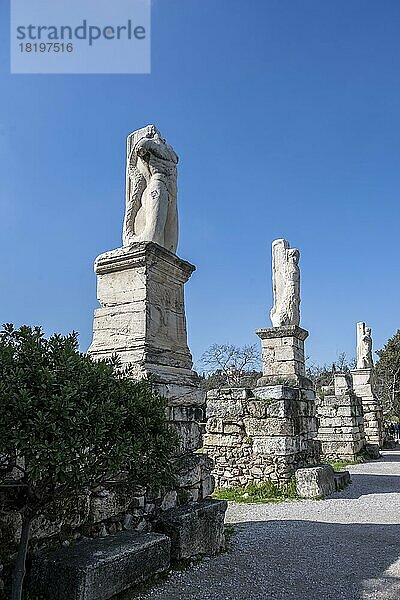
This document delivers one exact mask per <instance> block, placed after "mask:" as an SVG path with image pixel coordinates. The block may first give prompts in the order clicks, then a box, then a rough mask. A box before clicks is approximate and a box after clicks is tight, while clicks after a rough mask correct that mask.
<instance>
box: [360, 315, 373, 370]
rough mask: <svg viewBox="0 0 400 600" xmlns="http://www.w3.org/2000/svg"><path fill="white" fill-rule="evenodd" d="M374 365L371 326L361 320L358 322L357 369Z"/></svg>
mask: <svg viewBox="0 0 400 600" xmlns="http://www.w3.org/2000/svg"><path fill="white" fill-rule="evenodd" d="M373 367H374V360H373V358H372V336H371V328H370V327H366V325H365V323H362V322H360V323H357V369H372V368H373Z"/></svg>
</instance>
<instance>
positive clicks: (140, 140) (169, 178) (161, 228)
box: [123, 125, 179, 253]
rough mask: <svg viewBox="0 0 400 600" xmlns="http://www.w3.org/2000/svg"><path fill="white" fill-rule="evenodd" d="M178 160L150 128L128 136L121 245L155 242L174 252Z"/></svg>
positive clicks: (176, 230)
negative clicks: (124, 207) (124, 208)
mask: <svg viewBox="0 0 400 600" xmlns="http://www.w3.org/2000/svg"><path fill="white" fill-rule="evenodd" d="M178 160H179V159H178V156H177V155H176V153H175V151H174V150H173V148H172V147H171V146H170V145H169V144H167V142H166V141H165V140H164V139H163V138H162V137H161V134H160V132H159V131H158V129H157V128H156V127H155V126H154V125H148V126H147V127H144V128H143V129H139V130H137V131H134V132H133V133H132V134H131V135H130V136H129V137H128V140H127V166H126V212H125V219H124V229H123V245H124V246H130V245H131V244H133V243H135V242H155V243H156V244H159V245H160V246H162V247H163V248H166V249H167V250H170V251H171V252H174V253H175V252H176V248H177V246H178V210H177V193H178V189H177V164H178Z"/></svg>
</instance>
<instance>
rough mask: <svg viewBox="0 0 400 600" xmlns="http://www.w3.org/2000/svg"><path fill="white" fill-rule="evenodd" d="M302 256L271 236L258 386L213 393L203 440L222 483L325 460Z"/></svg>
mask: <svg viewBox="0 0 400 600" xmlns="http://www.w3.org/2000/svg"><path fill="white" fill-rule="evenodd" d="M299 256H300V253H299V251H298V250H295V249H293V248H290V246H289V243H288V242H287V241H286V240H275V241H274V242H273V244H272V267H273V269H272V270H273V286H274V307H273V309H272V311H271V321H272V325H273V327H270V328H268V329H259V330H257V332H256V333H257V335H258V336H259V337H260V338H261V345H262V356H263V376H262V377H261V378H260V379H259V380H258V382H257V387H256V388H255V389H253V390H251V389H243V388H240V389H230V388H226V389H225V388H222V389H218V390H211V391H209V392H208V394H207V424H206V435H205V436H204V448H205V449H206V451H207V452H208V454H209V455H210V456H211V457H212V458H213V459H214V461H215V469H214V475H215V477H216V480H217V485H218V486H221V487H229V486H231V485H247V484H249V483H252V482H255V483H262V482H264V481H271V482H273V483H276V484H278V485H282V484H285V483H287V482H288V481H289V480H290V478H291V477H292V476H293V474H294V473H295V471H296V470H297V469H299V468H302V467H310V466H314V465H316V464H318V462H319V459H320V443H319V442H318V441H317V440H316V435H317V419H316V416H315V392H314V390H313V389H312V385H311V381H309V380H308V379H307V378H306V376H305V365H304V362H305V361H304V340H305V339H306V337H307V336H308V332H307V331H306V330H305V329H302V328H301V327H300V326H299V323H300V271H299V266H298V261H299Z"/></svg>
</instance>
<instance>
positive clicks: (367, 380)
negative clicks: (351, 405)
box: [351, 322, 384, 448]
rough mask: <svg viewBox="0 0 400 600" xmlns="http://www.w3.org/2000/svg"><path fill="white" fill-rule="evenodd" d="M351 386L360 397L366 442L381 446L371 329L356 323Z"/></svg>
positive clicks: (379, 410)
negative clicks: (355, 347) (354, 357)
mask: <svg viewBox="0 0 400 600" xmlns="http://www.w3.org/2000/svg"><path fill="white" fill-rule="evenodd" d="M351 375H352V378H353V388H354V392H355V393H356V395H357V396H358V397H359V398H361V400H362V406H363V412H364V429H365V439H366V442H367V444H372V445H377V446H379V447H380V448H382V447H383V441H384V440H383V414H382V405H381V402H380V400H379V398H378V395H377V392H376V384H375V377H374V361H373V358H372V336H371V329H370V328H369V327H366V325H365V323H363V322H360V323H357V368H356V369H354V370H353V371H351Z"/></svg>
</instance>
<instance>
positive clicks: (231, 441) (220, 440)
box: [203, 433, 242, 448]
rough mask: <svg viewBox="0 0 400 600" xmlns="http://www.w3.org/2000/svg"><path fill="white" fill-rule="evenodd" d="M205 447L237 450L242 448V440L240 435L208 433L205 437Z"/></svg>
mask: <svg viewBox="0 0 400 600" xmlns="http://www.w3.org/2000/svg"><path fill="white" fill-rule="evenodd" d="M203 443H204V446H205V447H207V446H222V447H223V446H226V447H228V448H235V447H236V446H240V444H241V443H242V438H241V436H239V435H223V434H218V433H215V434H212V433H206V434H204V435H203Z"/></svg>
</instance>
